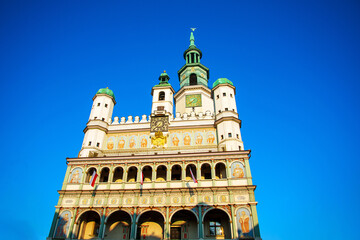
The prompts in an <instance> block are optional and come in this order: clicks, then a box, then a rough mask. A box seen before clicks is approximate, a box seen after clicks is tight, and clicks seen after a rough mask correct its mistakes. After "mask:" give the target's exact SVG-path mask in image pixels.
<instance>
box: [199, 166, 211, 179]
mask: <svg viewBox="0 0 360 240" xmlns="http://www.w3.org/2000/svg"><path fill="white" fill-rule="evenodd" d="M201 179H211V167H210V164H208V163H204V164H203V165H201Z"/></svg>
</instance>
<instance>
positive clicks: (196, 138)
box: [104, 128, 217, 150]
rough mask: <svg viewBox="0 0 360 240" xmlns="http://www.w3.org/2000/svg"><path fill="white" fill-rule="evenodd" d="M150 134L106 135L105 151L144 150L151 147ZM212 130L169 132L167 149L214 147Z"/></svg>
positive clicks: (213, 130)
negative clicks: (200, 146)
mask: <svg viewBox="0 0 360 240" xmlns="http://www.w3.org/2000/svg"><path fill="white" fill-rule="evenodd" d="M149 136H150V132H139V133H131V134H129V133H117V134H108V135H107V139H106V144H105V145H104V146H105V150H122V149H124V150H125V149H126V150H128V149H145V148H150V147H151V141H150V137H149ZM215 136H216V133H215V129H214V128H206V129H185V130H173V131H170V132H169V140H168V143H167V144H168V146H169V147H182V146H199V145H214V144H217V142H216V137H215Z"/></svg>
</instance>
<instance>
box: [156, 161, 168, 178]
mask: <svg viewBox="0 0 360 240" xmlns="http://www.w3.org/2000/svg"><path fill="white" fill-rule="evenodd" d="M166 170H167V169H166V167H165V166H163V165H161V166H158V168H157V169H156V181H159V182H163V181H166Z"/></svg>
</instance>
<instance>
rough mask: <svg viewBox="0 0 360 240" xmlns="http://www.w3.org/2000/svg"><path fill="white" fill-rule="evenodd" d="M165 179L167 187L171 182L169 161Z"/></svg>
mask: <svg viewBox="0 0 360 240" xmlns="http://www.w3.org/2000/svg"><path fill="white" fill-rule="evenodd" d="M166 181H167V187H168V188H169V187H170V182H171V165H170V163H169V162H168V164H167V171H166Z"/></svg>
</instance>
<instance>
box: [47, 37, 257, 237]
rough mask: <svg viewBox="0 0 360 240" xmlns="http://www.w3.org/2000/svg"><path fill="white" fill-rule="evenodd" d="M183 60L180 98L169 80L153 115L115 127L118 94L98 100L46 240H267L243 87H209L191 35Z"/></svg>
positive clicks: (162, 81) (70, 162)
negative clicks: (241, 106)
mask: <svg viewBox="0 0 360 240" xmlns="http://www.w3.org/2000/svg"><path fill="white" fill-rule="evenodd" d="M184 58H185V61H186V62H185V65H184V66H183V67H182V68H180V70H179V71H178V77H179V83H180V89H179V91H177V92H175V91H174V89H173V88H172V86H171V84H170V83H169V79H170V78H169V76H168V74H167V73H166V72H164V73H162V74H161V75H160V77H159V82H158V83H157V84H156V85H155V86H154V87H153V88H152V92H151V94H152V108H151V112H150V111H149V112H150V115H143V116H141V117H139V116H135V117H132V116H128V117H127V118H125V117H121V118H119V117H113V116H112V113H113V108H114V106H115V104H116V101H115V95H114V93H113V91H111V90H110V89H108V88H102V89H100V90H99V91H98V92H97V93H96V94H95V96H94V98H93V105H92V108H91V112H90V118H89V121H88V123H87V125H86V128H85V130H84V133H85V136H84V141H83V143H82V147H81V151H80V153H79V155H78V157H76V158H68V159H67V171H66V174H65V179H64V183H63V186H62V188H61V190H59V194H60V197H59V201H58V204H57V205H56V210H55V216H54V219H53V223H52V225H51V229H50V233H49V236H48V238H47V239H49V240H50V239H239V238H240V239H256V240H260V239H261V238H260V231H259V225H258V216H257V212H256V204H257V202H256V201H255V197H254V190H255V187H256V186H255V185H253V182H252V177H251V171H250V165H249V158H250V151H249V150H245V149H244V144H243V141H242V138H241V132H240V127H241V120H239V115H238V112H237V107H236V101H235V87H234V85H233V83H232V82H231V81H230V80H228V79H226V78H219V79H217V80H216V81H215V82H214V84H213V85H212V87H210V86H208V80H209V69H208V68H207V67H205V66H204V65H202V64H201V63H200V59H201V58H202V52H201V51H200V50H199V49H198V48H197V47H196V46H195V43H194V36H193V33H191V36H190V46H189V48H188V49H187V50H186V51H185V52H184ZM96 175H98V177H97V178H96V180H95V185H94V187H92V186H91V185H90V184H89V183H90V182H91V180H92V179H93V177H95V176H96Z"/></svg>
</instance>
